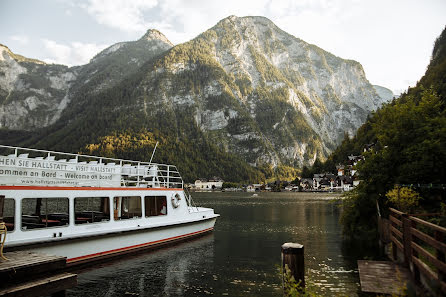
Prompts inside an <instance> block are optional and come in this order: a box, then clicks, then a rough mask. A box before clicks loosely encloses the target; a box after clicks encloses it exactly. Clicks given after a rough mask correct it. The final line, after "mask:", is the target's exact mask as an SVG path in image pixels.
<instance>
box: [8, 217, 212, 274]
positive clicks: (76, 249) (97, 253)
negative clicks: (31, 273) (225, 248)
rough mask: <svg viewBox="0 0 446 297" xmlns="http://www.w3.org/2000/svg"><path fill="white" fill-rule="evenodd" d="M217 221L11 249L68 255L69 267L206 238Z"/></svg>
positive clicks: (210, 220) (204, 221)
mask: <svg viewBox="0 0 446 297" xmlns="http://www.w3.org/2000/svg"><path fill="white" fill-rule="evenodd" d="M216 219H217V218H216V217H215V218H209V219H207V220H201V221H195V222H188V223H184V224H178V225H171V226H163V227H157V228H146V229H142V230H132V231H125V232H118V233H112V234H105V235H101V236H91V237H83V238H76V239H67V240H63V241H57V242H51V243H40V244H34V245H30V246H17V247H13V248H10V249H8V250H30V251H33V252H37V253H45V254H51V255H58V256H64V257H67V265H68V266H76V265H82V264H86V263H91V262H93V261H100V260H104V259H107V258H112V257H118V256H120V255H122V254H127V253H135V252H138V251H141V250H146V249H153V248H157V247H160V246H163V245H168V244H173V243H177V242H180V241H184V240H188V239H191V238H193V237H198V236H202V235H204V234H206V233H208V232H211V231H212V230H213V228H214V224H215V221H216Z"/></svg>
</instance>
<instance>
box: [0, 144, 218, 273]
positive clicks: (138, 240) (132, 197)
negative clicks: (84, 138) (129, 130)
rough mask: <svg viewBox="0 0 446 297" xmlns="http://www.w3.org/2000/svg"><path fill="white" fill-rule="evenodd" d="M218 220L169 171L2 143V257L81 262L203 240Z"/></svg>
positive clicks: (173, 169)
mask: <svg viewBox="0 0 446 297" xmlns="http://www.w3.org/2000/svg"><path fill="white" fill-rule="evenodd" d="M152 157H153V154H152ZM218 216H219V215H218V214H215V213H214V210H213V209H211V208H204V207H197V206H196V205H195V204H194V202H193V200H192V197H191V195H190V194H189V193H188V192H187V189H186V188H185V187H184V182H183V179H182V177H181V175H180V173H179V172H178V170H177V167H176V166H174V165H167V164H157V163H152V162H151V161H150V162H141V161H132V160H125V159H114V158H105V157H98V156H89V155H82V154H71V153H62V152H55V151H47V150H38V149H27V148H21V147H14V146H6V145H0V222H2V221H3V222H4V225H5V226H6V228H7V235H6V242H5V243H4V250H5V251H6V252H8V251H15V250H30V251H33V252H39V253H46V254H52V255H60V256H64V257H66V258H67V264H68V265H69V266H72V265H78V264H84V263H88V262H91V261H97V260H100V259H104V258H107V257H113V256H117V255H120V254H123V253H129V252H136V251H140V250H142V249H148V248H155V247H159V246H161V245H165V244H170V243H173V242H178V241H181V240H186V239H189V238H192V237H196V236H200V235H203V234H205V233H208V232H211V231H212V230H213V228H214V225H215V222H216V219H217V217H218Z"/></svg>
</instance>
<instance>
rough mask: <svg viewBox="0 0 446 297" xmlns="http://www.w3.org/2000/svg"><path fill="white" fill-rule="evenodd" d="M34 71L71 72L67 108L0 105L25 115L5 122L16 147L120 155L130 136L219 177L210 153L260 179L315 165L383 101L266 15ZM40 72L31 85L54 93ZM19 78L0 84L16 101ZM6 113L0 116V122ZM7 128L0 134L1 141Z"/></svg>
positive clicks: (353, 68)
mask: <svg viewBox="0 0 446 297" xmlns="http://www.w3.org/2000/svg"><path fill="white" fill-rule="evenodd" d="M3 57H5V52H3ZM6 60H8V61H10V62H8V63H9V64H8V63H4V62H3V61H6ZM24 63H30V64H32V63H31V62H23V61H20V60H17V59H15V58H14V57H12V56H10V55H9V54H8V55H6V58H3V60H2V61H0V67H2V68H0V69H2V70H1V71H2V72H3V73H8V74H7V75H5V77H12V75H11V74H9V73H10V72H12V73H17V71H16V70H13V69H15V68H14V67H16V68H19V67H23V68H24V66H23V65H24ZM10 65H13V66H10ZM17 65H18V66H19V67H18V66H17ZM32 66H33V67H37V64H36V62H34V64H32ZM38 66H39V67H41V69H42V71H44V70H45V69H50V68H49V67H57V69H59V68H60V70H59V71H60V72H59V76H58V77H66V76H68V75H67V74H64V73H71V74H72V76H70V77H71V78H73V79H72V80H70V81H67V82H66V83H65V86H66V87H65V88H63V92H61V94H60V95H59V97H58V98H60V100H61V101H60V102H62V101H63V100H64V98H66V99H65V101H64V102H65V103H64V104H65V105H64V108H60V109H59V110H62V111H61V112H60V111H59V112H53V114H52V115H50V114H51V112H50V110H49V111H48V113H47V116H48V117H49V118H50V120H49V121H46V122H45V121H40V118H39V119H34V117H33V115H34V114H33V113H31V111H29V108H27V106H26V105H25V104H24V103H23V102H24V101H26V99H27V98H28V97H27V95H26V96H25V95H22V96H16V97H15V100H11V99H8V100H4V103H2V104H1V108H10V109H12V108H13V106H14V104H16V105H20V104H21V105H20V106H21V107H22V109H23V110H25V111H26V112H27V113H25V112H24V113H23V116H22V118H24V120H22V121H21V120H20V117H19V118H17V119H16V120H15V122H13V120H12V119H11V120H10V122H7V123H6V122H5V124H4V125H3V126H2V127H4V128H8V129H22V130H24V129H25V130H29V131H31V130H34V131H35V133H33V135H32V137H25V138H26V140H25V141H19V143H21V144H23V145H33V146H38V147H46V148H52V149H61V150H69V151H80V150H88V151H89V152H91V153H95V152H97V153H106V154H110V155H122V154H125V150H123V149H122V148H123V147H127V148H128V149H130V148H129V147H128V143H127V142H126V143H125V144H124V143H122V142H119V141H118V140H117V138H119V137H124V138H126V137H127V136H129V135H133V136H132V137H134V138H135V137H136V138H137V139H139V137H140V138H141V139H140V140H141V142H140V143H143V142H144V141H143V140H144V139H149V138H150V139H151V137H155V136H156V137H160V138H163V139H166V142H165V145H166V146H168V144H167V143H169V142H171V143H176V145H177V148H178V147H184V148H185V152H188V153H190V154H193V155H194V157H193V160H195V161H197V162H199V160H200V158H201V159H203V160H205V161H206V160H212V162H208V163H207V164H203V166H204V167H203V168H207V170H211V168H212V170H216V171H217V172H214V173H213V174H210V175H219V174H220V173H222V174H220V175H221V176H223V177H225V176H224V174H223V172H226V173H228V170H227V168H221V166H219V165H218V162H219V159H218V158H215V156H217V155H218V156H220V157H221V158H222V159H225V160H226V161H225V162H226V163H227V164H228V166H231V165H229V164H231V162H230V161H231V160H232V161H234V160H238V161H237V164H238V165H240V166H241V167H244V168H248V167H245V165H247V163H249V164H250V165H252V166H256V167H257V168H263V169H262V170H263V172H264V173H265V174H266V175H268V174H267V171H268V169H266V168H280V167H281V166H284V165H285V166H295V167H300V166H302V165H303V164H312V163H313V162H314V160H315V159H316V158H320V159H324V158H325V157H326V156H327V155H328V154H329V153H330V152H331V151H332V150H334V148H335V147H336V146H337V145H338V144H339V143H340V142H341V140H342V138H343V136H344V134H345V132H347V133H349V134H350V135H353V134H354V133H355V131H356V129H357V128H358V127H359V126H360V125H361V124H362V123H363V122H364V121H365V120H366V118H367V115H368V114H369V113H370V112H371V111H373V110H376V109H377V108H378V107H380V106H381V105H382V103H383V102H386V101H387V100H388V99H389V96H388V94H386V92H384V96H386V97H385V98H382V97H380V95H379V94H378V93H383V92H381V90H379V91H378V92H377V90H376V89H375V87H374V86H372V85H371V84H370V83H369V82H368V80H367V79H366V76H365V73H364V70H363V68H362V66H361V65H360V64H359V63H358V62H355V61H351V60H344V59H341V58H339V57H336V56H334V55H333V54H330V53H328V52H326V51H324V50H322V49H320V48H319V47H317V46H315V45H311V44H308V43H306V42H304V41H302V40H300V39H298V38H296V37H294V36H292V35H290V34H288V33H286V32H284V31H282V30H281V29H279V28H278V27H277V26H275V25H274V24H273V23H272V22H271V21H270V20H268V19H266V18H264V17H242V18H239V17H235V16H231V17H228V18H226V19H223V20H222V21H220V22H219V23H218V24H217V25H215V26H214V27H213V28H211V29H209V30H207V31H205V32H203V33H202V34H200V35H199V36H197V37H196V38H195V39H193V40H191V41H189V42H186V43H183V44H180V45H177V46H172V44H171V43H170V42H168V40H167V39H166V38H165V37H164V36H163V35H162V34H161V33H160V32H158V31H155V30H149V31H148V33H147V34H146V35H144V36H143V37H142V38H141V39H140V40H137V41H133V42H125V43H118V44H115V45H113V46H111V47H109V48H108V49H106V50H104V51H102V52H101V53H99V54H98V55H96V56H95V57H94V58H93V59H92V60H91V61H90V63H88V64H86V65H83V66H77V67H72V68H68V67H64V66H60V65H46V64H38ZM45 75H47V74H45ZM45 75H43V76H42V82H41V86H40V88H38V90H40V89H50V90H51V88H49V87H48V85H49V86H51V84H49V82H51V80H50V79H49V78H46V76H45ZM64 75H65V76H64ZM2 79H3V78H2V76H0V81H2ZM22 80H25V78H24V76H23V74H20V73H19V74H17V75H16V76H15V78H14V79H11V78H10V79H9V81H10V84H9V85H8V86H9V89H6V88H4V87H3V84H0V88H1V90H2V91H1V92H5V91H4V90H10V91H9V92H10V93H12V94H15V93H16V92H18V89H17V86H18V85H20V84H19V83H18V81H22ZM45 83H46V84H45ZM22 84H23V83H22ZM64 92H65V93H64ZM54 96H55V95H53V97H54ZM5 98H6V97H5ZM42 100H43V99H42ZM59 105H60V104H59ZM53 106H55V105H53ZM43 110H44V109H43ZM7 116H8V114H7V112H2V113H0V118H2V117H7ZM41 117H43V116H41ZM39 121H40V122H39ZM23 122H24V123H26V124H27V125H25V124H23ZM30 123H34V125H32V124H30ZM42 126H43V127H45V128H43V129H37V128H38V127H42ZM8 129H3V131H0V132H2V133H3V135H10V134H11V133H9V134H8V131H9V130H8ZM148 133H149V134H148ZM150 133H152V134H150ZM0 138H2V137H0ZM3 139H5V137H3ZM6 139H9V138H7V137H6ZM129 141H130V140H129ZM10 142H11V141H10ZM12 142H14V141H12ZM14 143H17V141H16V142H14ZM135 146H137V147H139V145H137V144H135ZM87 148H88V149H87ZM106 148H107V149H106ZM170 148H171V149H174V147H170ZM186 148H187V149H186ZM130 150H131V149H130ZM146 150H147V151H149V150H148V149H142V147H141V150H139V151H133V150H132V151H133V156H135V155H138V156H141V157H147V156H145V155H144V154H146V153H147V152H146ZM143 151H144V152H143ZM148 157H150V156H148ZM161 158H162V159H163V161H166V162H167V161H172V158H173V159H175V158H177V159H175V161H179V162H182V161H184V158H186V157H185V156H184V157H182V159H181V158H180V157H179V156H177V155H172V152H169V153H166V154H165V155H163V156H161ZM178 158H179V159H178ZM234 158H235V159H234ZM192 163H193V162H192V161H190V162H189V164H192ZM226 163H225V164H226ZM191 166H192V165H191ZM191 170H192V169H191ZM193 170H195V172H194V171H193ZM193 170H192V171H190V174H191V176H192V175H194V174H195V176H197V174H200V170H202V168H200V167H198V168H196V169H193ZM203 170H204V169H203ZM219 170H220V171H221V172H218V171H219ZM229 171H230V170H229ZM253 174H254V173H253ZM254 175H255V174H254Z"/></svg>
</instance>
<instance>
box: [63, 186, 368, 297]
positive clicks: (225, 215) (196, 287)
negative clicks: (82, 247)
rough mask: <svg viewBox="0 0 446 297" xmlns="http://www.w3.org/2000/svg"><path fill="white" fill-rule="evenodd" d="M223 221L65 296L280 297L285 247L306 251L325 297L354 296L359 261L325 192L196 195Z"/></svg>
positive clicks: (88, 276) (111, 268)
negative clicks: (291, 245) (293, 245)
mask: <svg viewBox="0 0 446 297" xmlns="http://www.w3.org/2000/svg"><path fill="white" fill-rule="evenodd" d="M192 196H193V198H194V201H195V203H196V204H197V205H199V206H205V207H211V208H214V209H215V212H216V213H219V214H220V215H221V217H220V218H218V219H217V223H216V225H215V230H214V232H213V233H211V234H209V235H206V236H204V237H201V238H199V239H195V240H192V241H189V242H185V243H180V244H177V245H174V246H171V247H167V248H163V249H159V250H155V251H151V252H145V253H142V254H139V255H134V256H128V255H126V256H122V257H121V258H120V259H117V260H113V261H111V262H107V263H104V264H101V265H100V266H95V268H94V269H93V268H90V269H86V270H83V271H79V272H78V273H79V275H78V286H77V287H76V288H75V289H73V290H69V291H68V296H79V297H81V296H82V297H85V296H101V297H102V296H104V297H105V296H107V297H111V296H207V295H215V296H281V294H282V283H281V282H282V281H281V275H280V264H281V259H280V253H281V245H282V244H283V243H285V242H297V243H300V244H303V245H304V246H305V266H306V281H307V282H308V283H310V285H312V286H314V287H315V289H316V290H317V291H318V292H319V293H320V294H321V295H323V296H333V295H339V296H357V295H358V291H359V276H358V271H357V266H356V258H355V256H354V254H353V253H350V252H349V251H348V249H347V248H345V247H344V245H343V242H342V232H341V226H340V224H339V215H340V210H339V208H338V207H337V205H336V203H335V202H333V201H332V200H333V198H335V197H337V196H336V195H335V194H325V193H259V194H258V196H257V197H252V193H220V192H216V193H192Z"/></svg>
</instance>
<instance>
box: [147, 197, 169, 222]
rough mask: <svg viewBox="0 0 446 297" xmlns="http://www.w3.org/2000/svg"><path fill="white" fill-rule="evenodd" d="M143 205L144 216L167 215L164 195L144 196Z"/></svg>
mask: <svg viewBox="0 0 446 297" xmlns="http://www.w3.org/2000/svg"><path fill="white" fill-rule="evenodd" d="M144 206H145V211H146V217H153V216H160V215H167V198H166V196H145V197H144Z"/></svg>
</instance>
